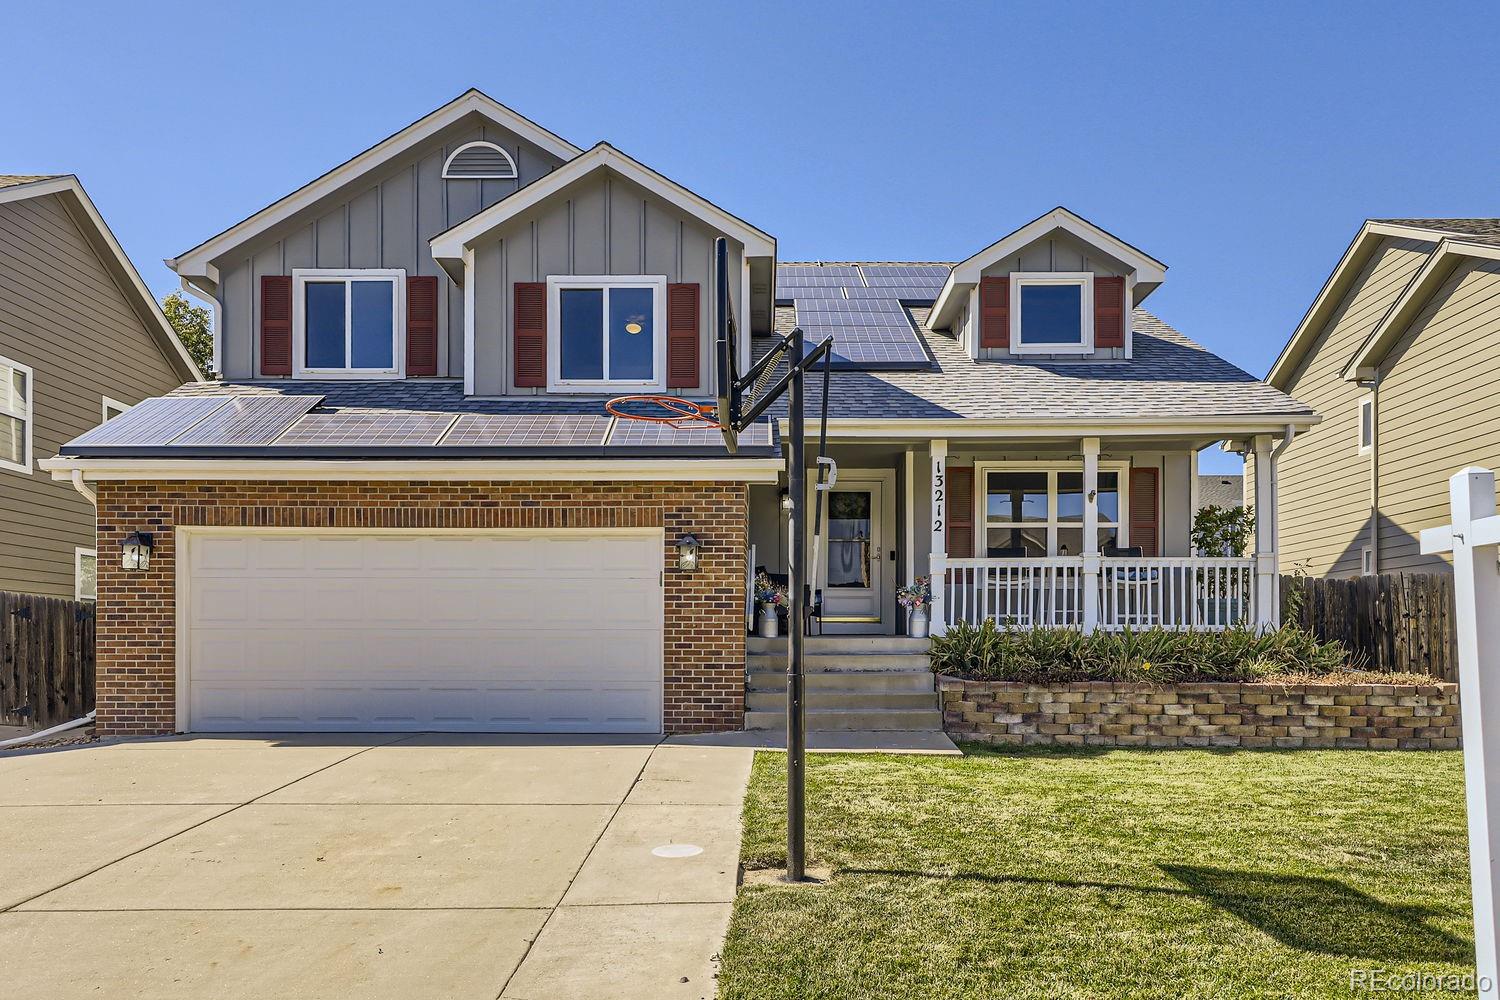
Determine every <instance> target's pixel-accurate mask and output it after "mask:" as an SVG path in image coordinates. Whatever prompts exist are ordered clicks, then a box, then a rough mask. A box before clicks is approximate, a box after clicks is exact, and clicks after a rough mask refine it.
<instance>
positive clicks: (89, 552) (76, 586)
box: [73, 546, 99, 601]
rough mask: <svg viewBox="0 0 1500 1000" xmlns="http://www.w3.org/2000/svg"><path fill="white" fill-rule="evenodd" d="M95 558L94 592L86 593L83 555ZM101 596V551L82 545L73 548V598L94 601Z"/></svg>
mask: <svg viewBox="0 0 1500 1000" xmlns="http://www.w3.org/2000/svg"><path fill="white" fill-rule="evenodd" d="M84 556H93V558H94V592H93V593H92V594H85V593H84V592H83V557H84ZM98 598H99V553H98V551H97V550H95V549H85V548H83V547H82V546H74V548H73V599H74V600H78V601H94V600H98Z"/></svg>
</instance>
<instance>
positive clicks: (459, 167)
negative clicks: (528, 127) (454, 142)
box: [443, 141, 516, 181]
mask: <svg viewBox="0 0 1500 1000" xmlns="http://www.w3.org/2000/svg"><path fill="white" fill-rule="evenodd" d="M443 179H444V180H450V181H451V180H470V181H477V180H515V179H516V161H515V160H513V159H511V156H510V154H509V153H507V152H506V151H505V150H504V149H502V148H501V147H499V146H497V145H495V144H494V143H493V142H484V141H475V142H466V143H464V144H463V145H462V146H459V147H458V148H457V149H455V150H454V151H453V153H452V155H450V156H449V157H448V159H447V161H446V162H445V163H444V164H443Z"/></svg>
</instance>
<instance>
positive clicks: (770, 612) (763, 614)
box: [758, 604, 781, 639]
mask: <svg viewBox="0 0 1500 1000" xmlns="http://www.w3.org/2000/svg"><path fill="white" fill-rule="evenodd" d="M758 622H759V632H760V637H761V638H762V639H775V638H777V637H779V636H780V635H781V615H780V614H779V613H778V612H777V610H776V605H774V604H762V605H761V606H760V617H759V619H758Z"/></svg>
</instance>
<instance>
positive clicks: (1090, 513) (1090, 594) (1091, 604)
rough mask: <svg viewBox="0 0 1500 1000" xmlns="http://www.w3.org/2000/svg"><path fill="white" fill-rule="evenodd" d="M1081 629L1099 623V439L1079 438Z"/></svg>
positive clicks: (1087, 629) (1085, 629) (1086, 629)
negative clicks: (1081, 508) (1080, 449)
mask: <svg viewBox="0 0 1500 1000" xmlns="http://www.w3.org/2000/svg"><path fill="white" fill-rule="evenodd" d="M1081 551H1082V552H1083V630H1084V631H1085V632H1092V631H1094V630H1095V629H1097V628H1098V627H1099V439H1098V438H1084V439H1083V548H1082V550H1081Z"/></svg>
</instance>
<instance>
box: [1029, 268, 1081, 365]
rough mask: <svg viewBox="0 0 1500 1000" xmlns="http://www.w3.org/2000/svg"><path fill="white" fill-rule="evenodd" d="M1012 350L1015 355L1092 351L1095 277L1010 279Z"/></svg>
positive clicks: (1046, 274)
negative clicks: (1012, 305) (1012, 303)
mask: <svg viewBox="0 0 1500 1000" xmlns="http://www.w3.org/2000/svg"><path fill="white" fill-rule="evenodd" d="M1010 283H1011V299H1012V301H1013V302H1014V307H1013V308H1012V309H1011V311H1010V326H1011V329H1010V343H1011V350H1012V351H1014V352H1016V353H1018V354H1086V353H1089V352H1090V351H1092V350H1093V349H1094V276H1093V275H1092V274H1090V273H1087V272H1082V271H1032V272H1026V271H1021V272H1016V273H1013V274H1012V275H1011V276H1010Z"/></svg>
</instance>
